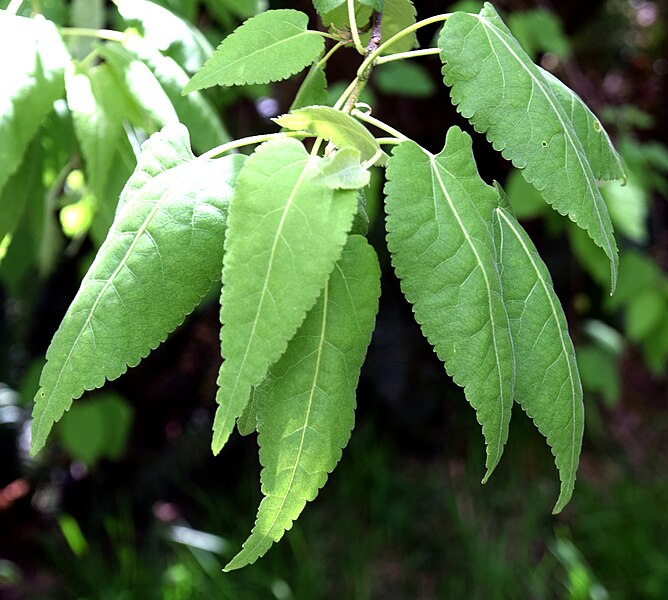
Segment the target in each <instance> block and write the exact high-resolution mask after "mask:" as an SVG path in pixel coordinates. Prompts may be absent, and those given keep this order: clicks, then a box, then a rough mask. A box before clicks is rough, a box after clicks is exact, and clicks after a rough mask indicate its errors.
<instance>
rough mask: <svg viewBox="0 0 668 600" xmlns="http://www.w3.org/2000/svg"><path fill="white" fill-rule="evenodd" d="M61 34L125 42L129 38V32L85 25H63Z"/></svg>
mask: <svg viewBox="0 0 668 600" xmlns="http://www.w3.org/2000/svg"><path fill="white" fill-rule="evenodd" d="M59 31H60V34H61V35H70V36H80V37H93V38H98V39H100V40H108V41H110V42H124V41H125V40H127V38H128V34H127V33H123V32H121V31H113V30H111V29H87V28H85V27H61V28H60V30H59Z"/></svg>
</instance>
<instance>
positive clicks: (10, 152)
mask: <svg viewBox="0 0 668 600" xmlns="http://www.w3.org/2000/svg"><path fill="white" fill-rule="evenodd" d="M0 56H2V57H3V59H2V85H1V86H0V141H1V142H0V190H2V188H3V187H4V186H5V184H6V183H7V180H8V179H9V177H10V176H11V175H12V173H13V172H14V171H16V169H18V167H19V165H20V164H21V159H22V157H23V154H24V152H25V151H26V149H27V147H28V144H29V142H30V140H31V139H32V137H33V136H34V135H35V133H36V132H37V129H38V128H39V126H40V122H41V120H42V118H43V117H44V116H45V115H46V114H47V113H49V112H50V111H51V110H52V108H53V103H54V101H55V100H56V99H58V98H60V97H61V96H62V95H63V93H64V87H65V85H64V72H65V67H66V66H67V64H68V63H69V60H70V59H69V56H68V54H67V50H65V47H64V46H63V43H62V41H61V39H60V36H59V35H58V32H57V30H56V28H55V26H54V25H53V23H51V22H50V21H45V20H36V19H26V18H23V17H16V16H13V15H10V14H7V13H5V12H4V11H3V12H0Z"/></svg>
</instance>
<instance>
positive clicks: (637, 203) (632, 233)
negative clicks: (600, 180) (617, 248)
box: [601, 175, 649, 244]
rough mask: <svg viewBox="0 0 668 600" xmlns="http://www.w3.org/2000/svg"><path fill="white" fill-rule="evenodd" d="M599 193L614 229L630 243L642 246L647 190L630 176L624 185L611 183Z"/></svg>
mask: <svg viewBox="0 0 668 600" xmlns="http://www.w3.org/2000/svg"><path fill="white" fill-rule="evenodd" d="M601 193H602V194H603V198H605V202H606V204H607V205H608V211H609V212H610V218H611V219H612V222H613V224H614V226H615V229H616V230H617V231H620V232H621V233H623V234H624V235H625V236H626V237H627V238H629V239H630V240H631V241H633V242H636V243H638V244H644V243H645V242H646V241H647V235H648V232H647V218H648V213H649V197H648V194H647V190H646V189H645V188H643V186H642V185H640V183H639V182H638V181H637V179H636V178H635V177H634V176H632V175H631V176H629V178H628V179H627V181H626V184H625V185H623V184H621V183H619V182H616V181H612V182H610V183H607V184H606V185H605V186H604V187H603V188H602V189H601Z"/></svg>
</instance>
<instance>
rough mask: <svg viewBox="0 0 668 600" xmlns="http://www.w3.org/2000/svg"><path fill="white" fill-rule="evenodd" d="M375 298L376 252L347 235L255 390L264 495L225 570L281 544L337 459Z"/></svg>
mask: <svg viewBox="0 0 668 600" xmlns="http://www.w3.org/2000/svg"><path fill="white" fill-rule="evenodd" d="M379 295H380V269H379V266H378V260H377V258H376V255H375V252H374V251H373V249H372V248H371V246H369V244H368V243H367V241H366V240H365V239H364V238H363V237H361V236H351V237H350V238H348V243H347V244H346V247H345V248H344V250H343V254H342V256H341V259H340V260H339V262H338V263H337V264H336V267H335V268H334V270H333V271H332V274H331V275H330V278H329V281H328V283H327V284H326V285H325V287H324V289H323V291H322V293H321V294H320V298H319V299H318V302H317V304H316V305H315V306H314V307H313V308H312V309H311V310H310V312H309V313H308V315H307V317H306V319H305V320H304V323H303V324H302V326H301V327H300V329H299V331H298V332H297V334H296V335H295V337H294V338H293V339H292V340H291V341H290V344H289V345H288V349H287V350H286V352H285V354H284V355H283V356H282V357H281V359H280V360H279V361H278V362H277V363H276V364H275V365H274V366H272V368H271V370H270V372H269V375H268V377H267V379H266V380H265V382H264V383H263V384H262V385H261V386H260V387H259V388H258V390H257V407H258V415H257V418H258V429H259V433H260V436H259V438H258V441H259V444H260V462H261V463H262V465H263V467H264V468H263V469H262V477H261V479H262V493H263V494H264V496H265V497H264V498H263V500H262V503H261V504H260V508H259V510H258V515H257V520H256V522H255V527H254V528H253V532H252V534H251V536H250V537H249V538H248V540H247V541H246V542H245V543H244V546H243V550H241V552H239V554H237V556H235V557H234V558H233V559H232V561H231V562H230V563H229V564H228V565H227V567H226V568H225V570H226V571H231V570H233V569H239V568H241V567H244V566H246V565H248V564H251V563H254V562H255V561H256V560H257V559H258V558H259V557H261V556H263V555H264V554H265V553H266V552H267V550H269V548H270V547H271V545H272V544H273V543H274V542H277V541H278V540H280V539H281V538H282V537H283V535H284V533H285V532H286V531H287V530H288V529H290V528H291V527H292V522H293V521H295V520H296V519H297V517H299V515H300V514H301V512H302V510H304V506H305V505H306V502H310V501H312V500H313V499H314V498H315V497H316V496H317V494H318V492H319V491H320V488H322V486H323V485H325V482H326V481H327V476H328V474H329V473H331V472H332V471H333V470H334V468H335V467H336V464H337V463H338V462H339V460H340V458H341V453H342V450H343V448H345V446H346V444H347V443H348V439H349V438H350V432H351V431H352V429H353V426H354V423H355V388H356V387H357V381H358V378H359V373H360V368H361V367H362V363H363V362H364V356H365V354H366V349H367V346H368V345H369V341H370V339H371V331H372V330H373V324H374V319H375V316H376V312H377V310H378V296H379Z"/></svg>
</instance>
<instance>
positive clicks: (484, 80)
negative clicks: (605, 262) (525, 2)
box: [439, 3, 619, 290]
mask: <svg viewBox="0 0 668 600" xmlns="http://www.w3.org/2000/svg"><path fill="white" fill-rule="evenodd" d="M439 47H440V48H441V58H442V59H443V61H444V63H445V65H444V67H443V76H444V81H445V83H446V84H447V85H449V86H451V88H452V90H451V97H452V101H453V102H454V104H455V105H457V109H458V110H459V111H460V112H461V113H462V115H463V116H464V117H466V118H467V119H469V120H470V121H471V123H473V125H474V127H475V128H476V130H477V131H479V132H483V133H485V134H486V135H487V138H488V139H489V141H490V142H492V145H493V146H494V148H495V149H496V150H499V151H501V152H502V154H503V156H504V157H505V158H507V159H509V160H511V161H512V162H513V164H514V165H515V166H516V167H517V168H519V169H521V170H522V171H521V172H522V175H523V176H524V178H525V179H526V180H527V181H528V182H529V183H531V184H532V185H534V186H535V187H536V188H537V189H539V190H540V191H541V192H542V194H543V197H544V198H545V200H546V201H547V202H548V203H549V204H551V205H552V207H553V208H554V209H555V210H557V211H558V212H559V213H560V214H562V215H568V216H569V217H570V218H571V220H573V221H575V222H576V223H577V224H578V225H579V226H580V227H582V228H583V229H586V230H587V233H588V234H589V236H590V237H591V238H592V240H594V242H595V243H596V244H597V245H598V246H600V247H601V248H603V250H604V251H605V253H606V255H607V256H608V258H609V259H610V262H611V265H612V288H613V290H614V288H615V285H616V280H617V267H618V262H619V259H618V251H617V244H616V242H615V238H614V235H613V231H612V223H611V221H610V216H609V215H608V211H607V208H606V205H605V202H604V201H603V197H602V196H601V193H600V191H599V189H598V187H597V185H596V179H595V177H594V173H593V172H592V169H591V166H590V164H589V159H588V157H587V155H586V153H585V150H584V148H583V146H582V142H581V141H580V139H579V138H578V135H577V133H576V131H575V129H574V128H573V125H572V124H571V122H570V119H569V118H568V115H567V114H566V112H565V111H564V109H563V107H562V105H561V103H560V101H559V100H558V99H557V96H556V95H555V94H554V92H553V91H552V88H551V86H550V85H548V84H547V83H546V80H545V78H544V77H543V75H542V73H541V72H540V71H539V70H538V67H536V65H534V63H533V62H532V61H531V59H530V58H529V57H528V56H527V54H526V52H524V50H523V49H522V47H521V46H520V44H519V42H517V40H516V39H515V38H514V37H513V36H512V34H511V33H510V31H509V30H508V28H507V27H506V25H505V23H504V22H503V21H502V20H501V18H500V17H499V16H498V14H497V13H496V11H495V10H494V7H493V6H492V5H491V4H489V3H486V4H485V7H484V8H483V9H482V11H481V12H480V14H479V15H475V14H468V13H459V12H458V13H455V14H454V15H453V16H452V17H451V18H450V19H448V20H447V21H446V23H445V25H444V27H443V31H442V33H441V35H440V37H439Z"/></svg>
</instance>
